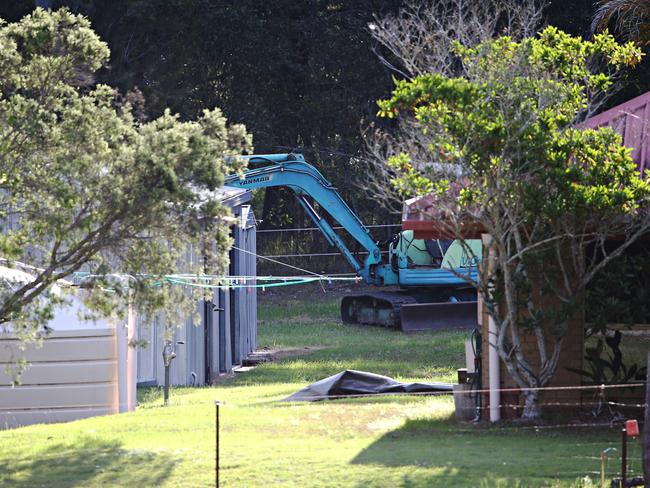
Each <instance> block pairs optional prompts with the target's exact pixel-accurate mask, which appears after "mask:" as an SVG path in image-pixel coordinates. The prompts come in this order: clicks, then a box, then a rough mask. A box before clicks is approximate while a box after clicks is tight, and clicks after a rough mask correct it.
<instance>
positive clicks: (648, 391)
mask: <svg viewBox="0 0 650 488" xmlns="http://www.w3.org/2000/svg"><path fill="white" fill-rule="evenodd" d="M643 479H644V486H645V488H650V352H649V353H648V373H647V375H646V385H645V418H644V422H643Z"/></svg>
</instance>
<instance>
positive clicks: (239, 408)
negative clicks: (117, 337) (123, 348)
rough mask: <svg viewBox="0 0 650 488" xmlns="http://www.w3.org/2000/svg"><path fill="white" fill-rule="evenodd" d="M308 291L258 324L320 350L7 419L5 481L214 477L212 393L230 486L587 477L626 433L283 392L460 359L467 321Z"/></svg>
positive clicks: (198, 481)
mask: <svg viewBox="0 0 650 488" xmlns="http://www.w3.org/2000/svg"><path fill="white" fill-rule="evenodd" d="M305 302H306V301H305V300H303V301H300V302H286V303H283V304H282V305H273V304H271V303H264V302H263V305H262V306H261V309H260V327H259V335H260V344H261V345H262V346H267V347H270V348H274V349H291V348H294V349H298V350H301V352H303V353H305V352H307V353H310V354H306V355H305V354H303V355H294V356H287V357H285V358H284V359H282V360H281V361H279V362H277V363H272V364H265V365H262V366H260V367H258V368H257V369H255V370H254V371H251V372H248V373H245V374H242V375H240V376H237V377H236V378H234V379H231V380H228V381H226V382H224V383H223V384H221V385H219V386H217V387H210V388H175V389H173V390H172V405H171V406H169V407H167V408H165V407H161V403H162V399H161V391H160V390H159V389H155V388H152V389H143V390H141V391H139V401H140V404H139V406H138V409H137V410H136V411H135V412H132V413H128V414H123V415H118V416H110V417H97V418H92V419H87V420H81V421H77V422H71V423H67V424H58V425H36V426H30V427H25V428H21V429H16V430H11V431H4V432H0V446H2V449H0V486H3V487H5V486H8V487H9V486H11V487H14V486H15V487H20V488H28V487H29V488H31V487H39V486H42V487H82V486H83V487H86V486H89V487H94V486H127V487H133V488H135V487H141V486H166V487H202V486H213V483H214V461H213V460H214V434H215V431H214V400H215V399H219V400H220V401H221V402H222V405H223V406H222V407H221V467H222V470H221V481H222V485H223V486H232V487H258V486H267V485H271V486H282V487H285V486H287V487H339V486H340V487H366V486H369V487H394V486H402V487H430V486H440V487H447V486H454V487H477V486H478V487H481V486H483V487H506V486H508V487H509V486H521V487H524V486H525V487H528V486H557V487H560V486H561V487H564V486H589V485H588V483H586V482H584V481H583V478H584V477H585V476H589V477H590V478H591V479H592V480H594V481H595V480H596V479H597V478H598V475H597V473H598V471H599V455H600V452H601V450H602V449H604V448H605V447H609V446H617V445H618V439H619V434H618V431H617V430H610V429H600V430H596V429H589V428H581V429H573V430H571V429H547V428H542V429H539V430H535V429H528V428H515V427H512V426H505V427H499V428H497V427H491V428H487V427H479V426H475V425H473V424H469V423H458V422H456V421H454V420H453V401H452V400H451V398H449V397H435V398H433V397H409V396H391V397H381V398H362V399H347V400H337V401H330V402H317V403H310V404H289V403H284V402H280V401H279V400H280V399H282V398H284V397H285V396H287V395H289V394H291V393H293V392H295V391H296V390H298V389H300V388H302V387H304V386H305V385H306V384H307V383H308V382H310V381H312V380H316V379H320V378H322V377H324V376H326V375H329V374H333V373H336V372H338V371H340V370H342V369H345V368H357V369H363V370H368V371H373V372H377V373H383V374H389V375H392V376H395V377H398V378H403V379H419V380H436V381H439V380H451V379H452V378H453V376H454V371H455V369H456V368H457V367H460V366H461V365H462V363H463V353H462V344H463V341H464V339H465V337H466V334H465V333H458V332H437V333H428V334H417V335H403V334H401V333H398V332H394V331H390V330H385V329H379V328H360V327H344V326H342V325H340V324H339V322H338V319H337V315H338V312H337V305H336V303H335V301H334V300H325V301H323V300H313V301H310V303H305ZM304 347H309V348H310V349H308V350H305V349H303V348H304ZM639 449H640V448H639V445H638V443H635V444H634V445H633V446H632V448H631V455H632V458H633V464H632V470H634V471H636V472H638V471H639V469H640V459H639V458H640V450H639ZM617 466H618V459H617V458H613V459H612V461H611V462H610V466H609V468H610V469H609V471H610V474H613V472H614V469H615V468H616V467H617Z"/></svg>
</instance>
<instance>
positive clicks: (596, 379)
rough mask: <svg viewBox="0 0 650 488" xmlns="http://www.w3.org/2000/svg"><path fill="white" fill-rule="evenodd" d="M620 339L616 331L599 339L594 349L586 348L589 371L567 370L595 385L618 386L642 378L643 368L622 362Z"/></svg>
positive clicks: (620, 336)
mask: <svg viewBox="0 0 650 488" xmlns="http://www.w3.org/2000/svg"><path fill="white" fill-rule="evenodd" d="M622 337H623V336H622V334H621V332H620V331H618V330H617V331H615V332H614V335H613V336H604V339H605V340H604V341H603V338H602V337H599V338H598V341H597V342H596V345H595V346H594V347H587V348H586V349H585V360H586V361H587V364H588V366H589V370H583V369H576V368H567V369H568V370H569V371H573V372H574V373H578V374H579V375H581V376H583V377H584V378H585V379H587V380H588V381H589V382H591V383H593V384H595V385H619V384H623V383H628V382H630V381H632V380H635V379H638V378H642V377H643V376H644V375H645V374H647V371H646V368H645V367H639V365H638V364H630V365H626V364H625V363H624V362H623V352H622V351H621V348H620V344H621V338H622ZM605 345H607V346H608V347H609V350H608V351H607V357H605V352H606V350H605Z"/></svg>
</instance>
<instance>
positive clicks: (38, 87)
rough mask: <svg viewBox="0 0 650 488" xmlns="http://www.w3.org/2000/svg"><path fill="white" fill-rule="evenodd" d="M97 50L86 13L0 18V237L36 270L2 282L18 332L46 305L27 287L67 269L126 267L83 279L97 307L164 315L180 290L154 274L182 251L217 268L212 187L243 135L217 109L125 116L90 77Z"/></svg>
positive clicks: (181, 305)
mask: <svg viewBox="0 0 650 488" xmlns="http://www.w3.org/2000/svg"><path fill="white" fill-rule="evenodd" d="M108 58H109V49H108V47H107V45H106V44H105V43H104V42H102V41H101V40H100V38H99V37H98V36H97V35H96V34H95V32H94V31H93V30H92V28H91V26H90V22H89V21H88V20H87V19H86V18H84V17H81V16H78V15H73V14H72V13H70V12H69V11H67V10H65V9H62V10H58V11H55V12H47V11H44V10H42V9H36V10H35V11H34V12H33V13H32V14H30V15H28V16H26V17H24V18H23V19H22V20H20V21H19V22H16V23H13V24H6V23H5V24H2V25H0V67H1V69H0V176H1V180H2V183H1V185H2V189H1V191H0V218H1V225H2V234H3V235H2V238H1V239H0V248H1V249H2V254H3V257H5V258H8V259H10V260H12V261H13V260H15V261H23V262H27V263H29V264H30V265H31V266H33V268H31V269H30V271H31V272H32V273H33V274H35V276H36V278H35V280H34V281H32V282H30V283H26V284H20V285H16V284H15V283H6V284H5V286H4V287H3V290H2V301H1V304H0V322H7V321H9V320H11V321H12V323H13V330H14V332H16V333H21V334H22V335H24V336H26V337H34V336H35V334H36V333H37V332H38V331H39V326H41V325H42V324H43V322H44V321H45V319H46V318H47V317H46V316H47V315H48V314H49V313H50V312H49V311H48V309H47V308H43V307H47V306H49V305H47V304H45V305H44V303H43V302H42V301H39V297H42V296H43V294H44V293H47V292H48V290H50V289H51V287H52V284H53V283H55V282H56V281H57V280H60V279H62V278H65V277H67V276H69V275H70V274H71V273H73V272H75V271H79V270H83V271H87V272H89V273H96V274H112V273H126V274H129V275H131V276H132V277H134V278H133V279H132V280H131V282H130V283H128V285H129V286H126V285H127V283H125V282H123V281H120V280H119V279H117V278H111V277H108V278H104V279H101V280H98V281H97V282H95V284H94V285H90V292H91V293H90V297H89V298H88V302H89V303H90V304H92V305H93V306H94V309H95V310H97V311H98V312H100V313H102V314H110V313H116V314H118V315H119V314H123V313H124V307H125V305H126V304H127V303H128V302H129V301H132V302H133V303H136V304H137V305H139V306H141V307H142V309H143V310H144V311H146V312H148V313H152V312H153V311H154V310H155V309H159V308H160V307H165V306H167V310H168V312H170V313H171V317H170V322H171V323H174V321H175V320H177V318H178V317H179V316H180V315H181V314H182V313H183V312H184V311H186V309H189V308H191V307H192V297H190V296H189V294H188V292H186V291H184V290H180V289H178V288H177V289H172V288H170V287H169V286H158V287H155V286H152V285H153V284H155V283H156V281H157V277H158V276H160V275H162V274H165V273H170V272H177V271H178V266H179V264H180V263H181V261H180V258H182V257H185V259H183V261H182V265H183V266H186V269H184V270H183V271H185V272H205V271H208V272H214V273H218V272H220V271H221V270H222V269H224V266H225V264H226V261H227V255H226V249H227V247H228V237H227V231H226V230H224V225H225V224H224V218H226V217H227V216H228V210H227V209H226V208H225V207H224V206H223V205H221V204H220V202H219V193H218V188H219V187H220V186H221V185H222V183H223V177H224V174H226V173H231V172H234V171H238V170H239V169H241V168H242V163H241V162H240V161H239V160H238V159H237V158H236V156H237V155H239V154H242V153H246V152H247V151H249V150H250V148H251V138H250V136H249V135H248V134H247V133H246V130H245V128H244V127H243V126H242V125H228V124H227V121H226V119H225V118H224V116H223V115H222V113H221V112H220V110H218V109H213V110H203V111H202V112H201V114H200V116H199V117H198V118H197V119H196V120H194V121H181V120H180V119H179V117H178V116H177V115H173V114H172V113H171V112H170V111H168V110H166V111H164V113H163V114H162V115H161V116H160V117H158V118H156V119H153V120H151V121H149V122H146V123H144V122H138V121H137V120H136V118H135V117H134V114H133V107H132V106H131V104H130V103H129V102H128V101H127V99H125V98H124V97H122V96H120V95H119V94H118V93H117V91H116V90H114V89H113V88H111V87H110V86H107V85H103V84H95V83H94V77H95V73H96V72H97V70H98V69H100V68H101V67H103V66H105V65H106V63H107V61H108ZM190 249H191V251H189V250H190ZM188 253H190V254H193V256H192V258H191V259H189V260H188V259H187V254H188ZM199 256H205V258H206V259H205V261H204V260H203V259H198V257H199ZM141 274H148V276H149V277H150V278H148V279H144V278H141V277H139V276H140V275H141ZM105 288H111V289H112V290H113V293H105V292H104V291H103V289H105ZM127 293H128V294H129V295H130V300H128V299H127V297H126V294H127ZM48 303H49V302H48ZM44 310H45V316H44V315H43V314H44Z"/></svg>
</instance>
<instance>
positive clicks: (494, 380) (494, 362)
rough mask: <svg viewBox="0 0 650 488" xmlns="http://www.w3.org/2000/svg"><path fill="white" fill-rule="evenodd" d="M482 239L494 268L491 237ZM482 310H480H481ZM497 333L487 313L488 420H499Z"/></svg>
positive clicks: (491, 265)
mask: <svg viewBox="0 0 650 488" xmlns="http://www.w3.org/2000/svg"><path fill="white" fill-rule="evenodd" d="M481 240H482V241H483V252H484V253H485V251H486V250H487V251H488V252H487V256H488V259H487V263H485V262H484V264H487V266H489V268H490V270H493V269H494V261H495V259H494V249H493V247H492V237H491V236H490V235H489V234H483V235H482V236H481ZM481 312H482V311H481ZM498 338H499V333H498V331H497V325H496V324H495V323H494V319H493V318H492V316H490V315H488V337H487V342H488V384H489V387H490V395H489V398H490V422H498V421H499V420H501V408H500V405H501V391H500V388H501V371H500V366H501V365H500V362H499V353H498V351H497V343H498Z"/></svg>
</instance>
